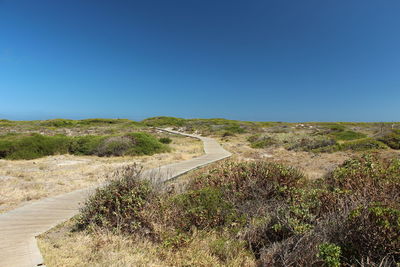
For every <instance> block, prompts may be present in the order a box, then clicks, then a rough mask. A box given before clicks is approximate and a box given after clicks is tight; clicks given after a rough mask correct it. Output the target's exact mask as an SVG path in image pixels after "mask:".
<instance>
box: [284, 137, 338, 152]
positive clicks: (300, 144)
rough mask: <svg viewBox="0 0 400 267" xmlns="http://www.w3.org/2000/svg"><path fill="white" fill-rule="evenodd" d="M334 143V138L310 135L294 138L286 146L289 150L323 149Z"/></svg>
mask: <svg viewBox="0 0 400 267" xmlns="http://www.w3.org/2000/svg"><path fill="white" fill-rule="evenodd" d="M335 145H336V141H335V140H334V139H331V138H328V137H325V136H310V137H305V138H301V139H298V140H296V142H294V143H293V144H291V145H289V146H288V149H289V150H296V151H323V150H324V149H325V150H326V149H327V148H331V147H333V146H335Z"/></svg>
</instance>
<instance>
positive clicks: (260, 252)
mask: <svg viewBox="0 0 400 267" xmlns="http://www.w3.org/2000/svg"><path fill="white" fill-rule="evenodd" d="M123 177H124V176H123ZM131 178H132V177H131ZM399 179H400V161H399V160H398V159H393V160H381V159H378V158H375V157H374V156H371V155H365V156H362V157H358V158H354V159H352V160H349V161H347V162H345V163H344V164H343V165H342V166H339V167H338V168H337V169H335V170H334V171H332V172H331V173H330V174H329V175H328V176H327V177H326V178H324V179H320V180H317V181H313V182H312V181H309V180H307V179H305V177H304V176H303V175H302V174H301V173H300V172H299V171H298V170H296V169H293V168H290V167H286V166H284V165H281V164H275V163H267V162H262V161H259V162H232V161H228V162H226V163H221V164H219V165H218V166H216V167H214V168H209V169H208V171H207V172H203V174H199V175H197V176H195V177H194V178H192V179H191V180H190V181H189V182H188V184H187V186H186V189H185V190H184V191H183V192H179V191H175V192H171V191H167V192H164V193H159V192H158V191H155V190H151V189H149V188H150V187H149V184H148V183H147V182H144V181H139V180H135V179H133V180H132V181H130V182H129V184H130V185H129V186H125V184H128V182H125V181H127V180H121V179H118V180H116V182H113V183H111V184H110V185H109V186H108V187H106V188H105V189H104V190H103V191H101V192H100V191H98V192H97V194H96V195H95V196H94V197H92V198H91V200H90V201H89V202H88V204H87V206H86V207H85V208H84V209H83V211H82V216H84V217H85V216H86V217H89V218H91V219H86V220H85V223H84V224H82V223H81V224H79V225H80V226H82V225H84V226H85V227H89V228H90V227H93V226H95V227H100V228H101V229H109V230H111V231H115V230H116V229H117V230H118V231H119V230H122V231H125V232H129V233H132V232H134V233H135V234H134V235H135V236H137V234H139V235H140V236H142V237H143V238H149V239H148V240H150V242H153V244H154V246H158V247H160V248H164V249H169V248H171V249H173V250H174V251H175V252H174V253H177V254H178V253H180V251H187V249H188V248H190V247H191V246H193V242H199V233H200V232H201V233H202V234H201V236H202V239H206V240H209V239H208V238H209V237H210V236H211V235H214V234H215V233H218V235H221V236H222V237H223V238H222V239H217V240H214V241H212V242H210V243H209V244H208V249H209V250H210V251H211V252H212V254H213V255H214V256H215V257H216V260H217V262H218V264H221V265H230V264H231V262H233V261H235V260H237V258H236V257H235V256H232V254H231V253H230V252H229V250H228V249H227V246H228V247H232V246H233V248H235V249H236V250H238V251H240V253H245V251H247V253H253V255H254V257H255V259H256V262H258V263H259V264H260V265H264V266H288V265H291V266H307V265H308V264H309V263H312V262H313V263H314V264H316V266H341V265H343V266H351V265H354V264H357V263H360V262H369V264H370V265H372V266H375V265H376V266H378V265H379V264H381V263H382V262H384V263H385V265H380V266H392V265H393V264H396V262H399V261H400V255H399V251H400V234H399V233H400V225H399V221H400V206H399V203H400V199H399V196H398V192H399V190H400V183H399V181H400V180H399ZM128 180H129V179H128ZM123 181H124V182H123ZM116 184H118V186H116ZM120 186H122V188H129V189H121V190H119V189H118V190H116V189H117V188H119V187H120ZM132 187H135V188H132ZM143 189H145V190H144V191H145V192H146V194H144V195H143V196H144V197H140V196H142V194H141V193H139V192H144V191H143ZM113 192H114V193H113ZM116 192H118V196H116V195H117V194H116ZM121 192H122V193H121ZM149 196H151V197H149ZM125 201H128V203H126V204H124V205H123V203H124V202H125ZM122 206H123V207H124V208H117V207H122ZM131 207H132V208H133V211H128V213H129V214H127V213H126V212H127V210H126V209H130V208H131ZM88 210H89V211H91V212H89V214H90V216H87V214H88V212H87V211H88ZM96 210H97V211H96ZM101 218H107V220H106V221H107V222H113V223H104V219H101ZM99 222H100V223H99ZM110 226H111V228H109V227H110ZM126 226H129V227H126ZM130 227H133V228H130ZM124 229H128V230H124ZM132 229H133V231H132ZM143 233H146V234H143ZM245 244H247V245H245ZM159 257H161V255H159ZM254 264H255V262H254ZM176 265H181V264H180V263H179V262H176Z"/></svg>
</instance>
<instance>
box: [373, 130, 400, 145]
mask: <svg viewBox="0 0 400 267" xmlns="http://www.w3.org/2000/svg"><path fill="white" fill-rule="evenodd" d="M378 140H379V141H381V142H382V143H385V144H386V145H387V146H388V147H390V148H393V149H400V130H393V131H391V132H390V133H388V134H386V135H384V136H382V137H381V138H379V139H378Z"/></svg>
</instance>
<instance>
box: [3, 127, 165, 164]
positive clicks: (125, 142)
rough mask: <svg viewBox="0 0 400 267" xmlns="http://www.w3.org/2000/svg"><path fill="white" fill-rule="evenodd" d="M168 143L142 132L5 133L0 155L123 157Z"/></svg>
mask: <svg viewBox="0 0 400 267" xmlns="http://www.w3.org/2000/svg"><path fill="white" fill-rule="evenodd" d="M168 151H169V147H168V145H166V144H164V143H162V142H160V140H158V139H157V138H156V137H154V136H152V135H150V134H148V133H143V132H136V133H128V134H124V135H108V136H96V135H86V136H75V137H70V136H65V135H54V136H46V135H41V134H37V133H33V134H6V135H2V136H0V158H4V159H35V158H40V157H44V156H50V155H57V154H73V155H96V156H125V155H152V154H155V153H162V152H168Z"/></svg>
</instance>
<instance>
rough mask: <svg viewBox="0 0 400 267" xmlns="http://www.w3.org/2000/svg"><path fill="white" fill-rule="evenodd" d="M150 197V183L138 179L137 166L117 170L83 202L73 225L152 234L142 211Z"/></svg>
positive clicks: (81, 227)
mask: <svg viewBox="0 0 400 267" xmlns="http://www.w3.org/2000/svg"><path fill="white" fill-rule="evenodd" d="M153 197H154V193H153V188H152V186H151V184H150V183H149V182H148V181H145V180H142V179H140V169H138V168H137V166H135V165H132V166H129V167H126V168H124V169H121V170H119V171H117V172H116V173H115V174H114V177H113V179H112V180H111V181H110V182H109V184H107V185H106V186H104V187H100V188H98V189H96V192H95V193H94V194H93V195H92V196H91V197H89V199H88V200H87V201H86V203H85V206H84V207H83V208H82V209H81V210H80V214H79V216H78V218H77V228H78V229H89V230H90V229H93V227H101V228H103V229H107V230H110V231H113V232H125V233H141V234H152V233H153V231H152V227H151V224H150V223H149V222H148V221H147V219H146V217H145V216H144V215H143V214H142V211H143V210H144V209H145V208H146V204H147V203H149V201H150V199H151V198H153Z"/></svg>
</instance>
